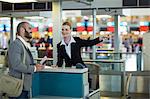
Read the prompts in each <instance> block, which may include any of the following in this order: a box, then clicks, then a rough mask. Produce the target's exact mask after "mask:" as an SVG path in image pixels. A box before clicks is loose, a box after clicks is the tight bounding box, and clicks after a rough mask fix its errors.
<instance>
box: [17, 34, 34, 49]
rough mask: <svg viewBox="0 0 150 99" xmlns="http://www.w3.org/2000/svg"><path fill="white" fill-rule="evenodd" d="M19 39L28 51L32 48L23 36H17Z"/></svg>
mask: <svg viewBox="0 0 150 99" xmlns="http://www.w3.org/2000/svg"><path fill="white" fill-rule="evenodd" d="M17 38H18V39H20V40H21V42H22V43H23V44H24V46H25V47H26V48H27V49H30V48H31V45H30V43H28V42H27V41H25V40H24V39H23V38H22V37H21V36H17Z"/></svg>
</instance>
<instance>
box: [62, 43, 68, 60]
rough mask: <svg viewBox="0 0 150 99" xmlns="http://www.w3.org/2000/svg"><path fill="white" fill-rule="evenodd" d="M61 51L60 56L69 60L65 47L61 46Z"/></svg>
mask: <svg viewBox="0 0 150 99" xmlns="http://www.w3.org/2000/svg"><path fill="white" fill-rule="evenodd" d="M61 49H62V54H63V55H64V56H65V57H67V58H69V59H70V57H69V56H68V54H67V52H66V49H65V45H61Z"/></svg>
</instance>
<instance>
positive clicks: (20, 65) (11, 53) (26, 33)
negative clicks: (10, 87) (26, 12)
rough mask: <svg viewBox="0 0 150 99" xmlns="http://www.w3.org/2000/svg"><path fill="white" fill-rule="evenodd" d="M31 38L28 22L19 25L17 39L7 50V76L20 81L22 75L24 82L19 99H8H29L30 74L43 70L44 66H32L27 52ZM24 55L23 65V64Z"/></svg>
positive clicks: (12, 98) (13, 98)
mask: <svg viewBox="0 0 150 99" xmlns="http://www.w3.org/2000/svg"><path fill="white" fill-rule="evenodd" d="M31 38H32V32H31V26H30V24H29V23H28V22H21V23H19V24H18V26H17V38H16V40H14V41H13V42H12V43H11V44H10V46H9V49H8V63H9V74H10V75H11V76H14V77H16V78H20V79H21V77H22V73H23V74H24V82H23V90H22V93H21V95H20V96H19V97H10V99H29V94H30V88H31V85H32V74H33V73H34V72H35V71H40V70H42V69H43V68H44V66H42V65H40V64H34V60H33V57H32V54H31V52H30V50H29V49H30V43H29V42H30V41H31ZM23 47H24V48H23ZM24 49H25V50H24ZM24 55H25V63H24V62H23V57H24Z"/></svg>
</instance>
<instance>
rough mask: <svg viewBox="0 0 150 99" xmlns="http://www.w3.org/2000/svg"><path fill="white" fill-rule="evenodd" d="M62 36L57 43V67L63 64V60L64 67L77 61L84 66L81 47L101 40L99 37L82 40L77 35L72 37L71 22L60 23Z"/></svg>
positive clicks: (74, 64)
mask: <svg viewBox="0 0 150 99" xmlns="http://www.w3.org/2000/svg"><path fill="white" fill-rule="evenodd" d="M62 36H63V38H62V41H61V42H60V43H58V44H57V58H58V59H57V66H58V67H61V66H62V65H63V60H64V61H65V66H66V67H71V66H76V64H77V63H80V64H82V65H84V66H85V64H84V63H83V61H82V58H81V47H87V46H93V45H96V44H98V43H100V42H102V41H103V40H102V39H101V38H99V37H98V38H96V39H93V40H83V39H80V38H79V37H72V35H71V24H70V23H69V22H64V23H63V24H62ZM85 67H86V66H85Z"/></svg>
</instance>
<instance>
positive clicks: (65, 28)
mask: <svg viewBox="0 0 150 99" xmlns="http://www.w3.org/2000/svg"><path fill="white" fill-rule="evenodd" d="M62 36H63V37H64V38H67V37H70V36H71V29H70V26H68V25H63V26H62Z"/></svg>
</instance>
